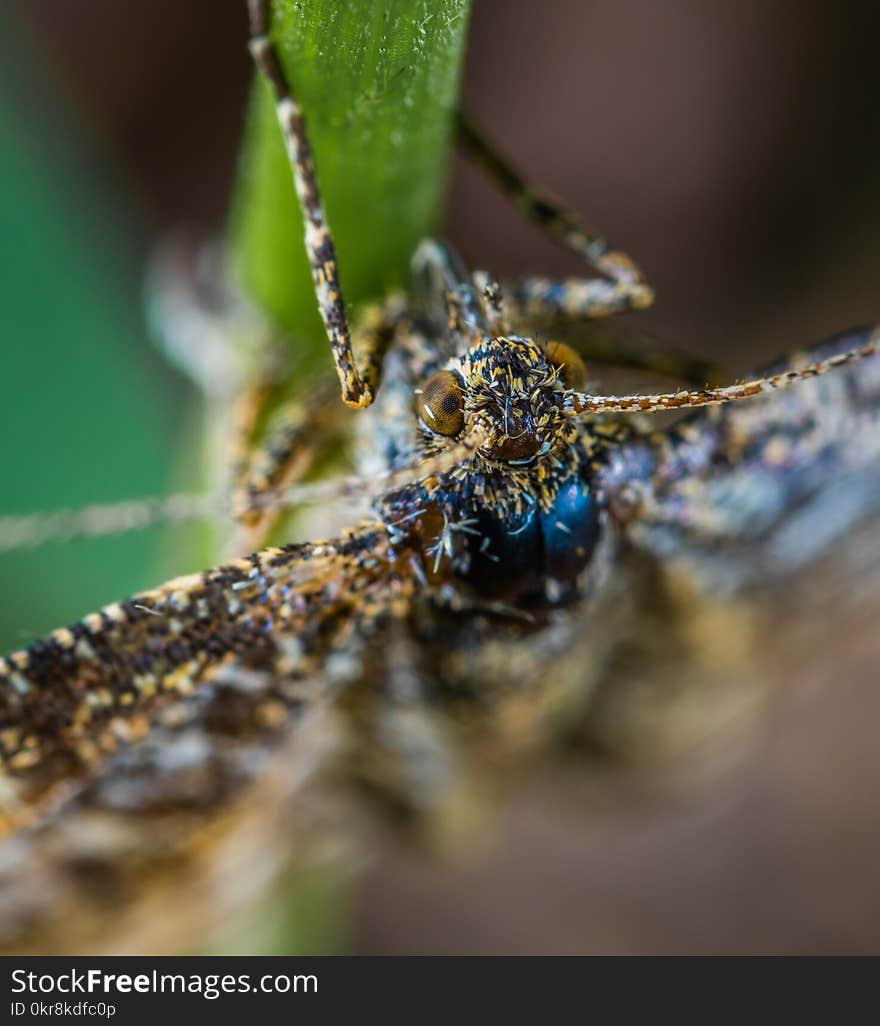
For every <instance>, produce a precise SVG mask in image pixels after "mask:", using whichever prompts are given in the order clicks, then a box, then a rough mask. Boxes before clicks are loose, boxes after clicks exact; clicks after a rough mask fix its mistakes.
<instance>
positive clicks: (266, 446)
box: [233, 296, 405, 552]
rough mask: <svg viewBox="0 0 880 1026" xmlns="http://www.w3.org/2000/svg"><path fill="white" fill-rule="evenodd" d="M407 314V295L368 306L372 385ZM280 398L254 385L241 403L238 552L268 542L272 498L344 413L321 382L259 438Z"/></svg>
mask: <svg viewBox="0 0 880 1026" xmlns="http://www.w3.org/2000/svg"><path fill="white" fill-rule="evenodd" d="M404 312H405V306H404V302H403V299H402V297H400V296H392V297H390V298H389V299H387V300H386V301H385V302H384V303H382V304H376V305H375V306H371V307H369V308H367V309H366V310H365V311H364V315H363V317H362V318H361V321H360V324H359V325H358V327H357V329H356V331H355V340H356V342H357V348H358V352H359V353H360V354H361V357H362V360H361V376H362V380H363V381H364V382H366V383H367V385H368V386H369V387H371V388H372V387H374V386H375V384H376V383H377V382H378V379H379V375H380V373H381V367H382V361H383V358H384V356H385V353H386V351H387V349H388V346H389V345H390V344H391V342H392V341H393V339H394V337H395V332H396V331H397V329H398V326H399V325H400V323H401V320H402V318H403V316H404ZM276 401H277V394H276V390H275V389H273V387H272V386H271V384H264V385H260V386H255V387H254V388H252V389H249V390H248V392H247V393H246V394H245V395H244V396H242V398H241V400H240V402H239V408H238V411H237V416H236V422H237V429H238V442H237V445H236V458H235V461H234V469H233V482H234V484H233V507H234V508H235V509H236V510H238V511H240V512H239V515H238V516H239V520H240V523H241V525H242V528H243V532H242V534H241V536H240V537H239V538H238V539H236V543H235V551H237V552H247V551H250V550H251V549H254V548H256V547H257V546H258V545H260V544H262V543H263V542H264V541H265V538H266V533H267V532H268V531H269V530H270V528H271V526H272V524H273V523H274V522H275V520H276V519H277V517H278V515H279V510H278V508H277V506H275V505H273V501H272V499H273V496H277V495H280V494H281V493H282V492H283V491H284V489H286V488H287V487H288V486H289V485H291V484H292V483H294V482H295V481H296V480H297V479H299V478H300V477H301V476H302V475H303V474H304V473H305V472H306V471H307V470H308V469H309V467H310V466H311V465H312V462H313V461H314V459H315V457H316V456H317V455H318V454H319V453H320V452H321V450H322V449H323V448H324V446H325V444H326V442H327V441H328V440H329V438H330V437H331V436H332V432H333V429H334V427H335V426H336V425H337V424H339V423H340V422H341V419H342V416H343V413H342V410H343V407H340V406H339V405H338V403H336V402H334V401H333V397H332V395H331V392H330V390H329V389H328V388H326V387H321V386H318V387H317V388H313V389H312V391H311V392H309V393H307V394H306V395H304V396H300V397H297V398H296V399H292V400H289V401H287V402H284V403H282V404H281V405H280V406H278V407H277V409H275V411H274V412H273V413H271V416H270V417H269V420H268V424H267V426H266V427H265V430H264V431H263V433H262V437H260V431H261V427H262V422H263V421H264V420H265V419H266V414H267V412H268V410H270V409H271V407H272V405H273V404H274V403H275V402H276Z"/></svg>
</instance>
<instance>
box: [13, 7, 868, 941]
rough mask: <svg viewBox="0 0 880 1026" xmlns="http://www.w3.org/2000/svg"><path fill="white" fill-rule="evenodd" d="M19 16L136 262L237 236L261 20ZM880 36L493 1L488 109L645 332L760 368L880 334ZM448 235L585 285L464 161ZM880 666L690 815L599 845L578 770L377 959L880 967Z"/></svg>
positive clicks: (485, 80) (382, 872)
mask: <svg viewBox="0 0 880 1026" xmlns="http://www.w3.org/2000/svg"><path fill="white" fill-rule="evenodd" d="M19 6H20V10H19V11H18V12H17V20H18V21H19V22H20V24H21V26H22V31H23V32H24V33H26V34H27V36H28V37H29V39H30V44H31V45H29V47H28V49H27V59H25V58H24V55H23V54H19V55H18V58H17V60H16V68H15V69H14V72H15V73H14V74H13V75H11V76H9V75H8V76H7V77H8V78H9V81H10V82H11V86H10V87H11V88H13V89H15V90H18V91H19V93H20V96H21V103H23V104H25V105H26V104H33V105H34V109H39V110H43V111H44V110H45V106H41V105H45V103H46V102H47V99H48V101H49V102H50V105H52V106H54V108H55V114H54V116H53V118H52V120H51V125H52V126H53V130H57V131H59V132H62V133H69V135H70V136H71V137H73V138H75V139H76V140H77V141H76V145H77V146H78V147H79V148H81V149H86V150H88V152H89V154H90V158H89V159H90V161H91V163H92V165H93V167H95V168H97V169H98V170H99V173H100V175H101V176H103V180H104V181H106V182H107V183H108V185H107V187H108V188H112V190H115V191H116V192H117V193H118V203H117V206H118V208H119V217H120V219H121V223H123V224H124V226H125V230H124V232H123V233H122V234H124V235H125V236H126V243H125V245H126V247H128V248H129V249H130V250H133V251H134V253H135V254H136V255H139V256H141V257H142V256H145V255H146V254H147V253H148V252H149V249H150V247H151V245H152V244H153V242H154V241H155V240H156V238H157V237H159V236H160V235H161V234H162V233H163V232H164V231H165V230H167V229H169V228H172V227H177V226H179V225H181V224H187V225H190V226H192V227H195V228H196V229H199V230H204V231H209V230H216V229H217V228H218V227H219V226H220V225H221V224H222V221H223V217H224V212H225V209H226V202H227V198H228V195H229V190H230V183H231V181H232V177H233V174H234V169H235V154H236V147H237V144H238V139H239V133H240V128H241V122H242V116H243V109H244V100H245V95H246V89H247V83H248V81H249V77H250V68H249V64H248V60H247V54H246V51H245V48H244V39H245V19H244V8H243V4H242V3H240V2H239V0H224V2H223V3H219V2H218V0H190V2H189V3H187V4H180V3H173V2H171V0H153V2H152V3H150V4H126V5H122V4H119V3H116V2H113V0H65V3H63V4H59V3H57V0H56V2H53V0H28V3H27V4H26V5H24V4H22V5H19ZM209 10H210V12H211V16H210V18H208V17H207V12H208V11H209ZM878 22H880V10H878V9H877V8H876V7H875V8H874V10H873V11H872V10H871V8H870V5H862V4H856V3H830V2H829V3H821V2H815V0H799V2H795V0H791V2H786V0H742V2H739V3H736V4H733V3H730V2H728V0H701V2H699V3H697V2H693V0H690V2H689V0H664V2H663V3H654V2H652V0H588V2H576V0H557V2H556V3H550V4H548V3H538V2H534V0H529V2H525V0H475V3H474V14H473V23H472V31H471V36H470V49H469V55H468V60H467V72H466V82H465V97H466V99H467V101H468V102H469V104H470V106H471V107H472V108H473V109H474V110H475V111H476V112H477V113H478V114H479V115H480V118H481V120H482V121H483V123H484V124H485V125H486V126H488V127H489V128H490V130H491V132H492V134H493V135H494V136H495V137H496V138H497V139H498V140H499V141H501V142H502V143H503V144H504V145H505V147H506V148H507V149H508V150H509V151H510V152H511V153H512V154H513V155H515V156H516V158H517V159H518V161H519V162H520V163H521V165H523V166H524V168H525V169H527V170H528V172H529V173H530V174H531V175H532V177H534V178H535V179H537V180H538V181H540V182H541V183H542V184H544V185H546V186H547V187H549V188H551V189H552V190H553V191H555V192H557V193H558V194H559V195H561V196H563V197H565V198H566V200H567V201H568V202H569V204H570V205H571V206H573V207H574V208H575V209H577V210H579V211H581V212H583V213H584V215H585V217H586V219H587V221H588V223H590V224H593V225H595V226H597V227H599V228H601V230H602V231H603V232H605V233H606V234H607V235H608V236H609V237H610V238H611V239H613V240H614V241H615V242H616V243H617V244H618V245H619V246H620V247H622V248H624V249H626V250H627V251H629V252H630V253H632V254H633V255H634V256H636V257H637V259H638V260H639V262H640V263H641V264H642V266H643V267H644V268H645V270H646V273H647V275H648V278H649V280H650V281H651V282H652V283H653V284H654V285H655V287H656V289H657V293H658V303H657V306H656V308H655V309H654V310H652V311H650V312H649V313H648V314H647V315H644V316H643V317H642V318H641V321H640V323H641V324H642V325H643V326H646V327H647V328H648V330H651V331H653V332H654V333H656V334H657V335H658V336H659V337H660V338H663V339H667V340H670V341H675V342H676V343H677V344H679V345H681V346H684V347H687V348H689V349H691V350H692V351H694V352H696V353H704V354H713V355H716V356H717V355H720V356H722V357H723V358H725V359H727V360H728V361H729V362H730V363H731V364H732V365H733V366H734V367H735V368H737V369H742V368H744V367H746V366H748V365H749V364H752V363H755V362H760V361H761V360H763V359H767V358H769V357H771V356H775V355H777V354H778V353H779V352H781V351H785V350H787V349H791V348H794V347H796V346H797V345H799V344H800V343H802V342H807V341H811V340H815V339H818V338H819V337H821V336H822V335H824V334H828V333H831V332H832V331H835V330H838V329H840V328H844V327H847V326H850V325H854V324H857V323H860V322H864V321H869V320H875V319H877V318H878V316H880V292H878V289H877V282H878V281H880V189H878V187H877V185H876V182H877V179H878V172H880V124H878V109H880V104H878V100H880V86H878V83H877V77H876V52H877V45H878V40H880V35H878V28H880V25H878ZM7 70H8V69H7ZM35 71H36V72H37V75H38V76H45V81H44V82H43V83H42V84H35V81H36V80H35V77H34V72H35ZM62 97H63V101H62V100H61V98H62ZM60 103H63V104H65V105H67V106H66V108H65V109H63V110H59V109H58V105H59V104H60ZM43 128H44V129H45V125H44V126H43ZM35 130H37V131H39V130H40V126H35ZM448 234H449V236H450V237H451V238H452V239H453V240H454V241H455V242H456V243H457V245H458V246H459V247H460V249H461V250H462V251H463V252H464V254H465V255H466V257H467V258H468V259H469V260H470V261H471V262H472V263H476V264H478V265H480V266H485V267H487V268H488V269H491V270H492V271H494V272H496V273H497V274H499V275H515V274H520V273H528V272H540V273H577V271H578V267H577V264H576V263H575V262H574V261H573V260H572V259H570V258H569V257H567V256H566V255H565V254H564V253H561V252H559V251H557V250H556V249H555V248H554V247H553V246H551V245H550V244H548V243H546V242H545V241H544V240H543V239H542V238H541V237H540V236H539V235H537V234H536V233H535V232H534V231H533V230H531V229H530V228H528V227H527V226H525V225H523V224H522V223H521V222H520V221H519V219H518V218H517V217H516V216H515V215H514V214H513V213H512V211H511V210H510V208H509V207H508V205H507V204H506V202H505V201H504V200H502V199H501V198H499V197H497V196H496V195H495V194H494V193H493V192H492V190H491V189H490V188H489V187H488V186H487V185H486V184H485V183H484V182H483V181H482V180H481V179H480V178H479V177H478V176H477V175H476V174H475V173H474V172H473V171H472V170H471V169H470V168H466V167H463V166H461V164H460V162H457V165H456V169H455V178H454V185H453V189H452V195H451V203H450V211H449V219H448ZM859 659H862V663H861V665H860V664H859ZM871 659H872V656H871V652H870V650H869V649H866V650H865V653H864V654H862V655H860V654H859V652H858V651H856V652H855V654H854V656H853V659H852V660H850V662H849V663H848V664H847V669H846V672H845V673H844V674H843V676H842V678H840V679H837V680H836V682H835V685H834V687H833V689H832V688H830V687H829V686H828V681H829V676H828V673H827V667H826V668H825V669H826V672H825V673H824V674H822V673H818V675H817V677H816V679H815V680H810V679H809V678H808V675H806V676H805V677H804V679H803V680H802V681H801V682H800V683H801V685H802V686H799V687H798V689H797V690H796V692H795V691H794V690H793V689H789V691H788V692H787V693H786V695H784V696H783V698H782V700H781V708H779V709H777V710H776V714H775V717H774V725H773V729H772V730H771V731H769V732H768V735H767V736H766V737H764V738H762V739H761V741H760V742H758V743H756V745H755V750H754V752H753V753H751V757H750V758H749V759H748V760H747V761H746V763H745V766H744V768H742V769H741V770H740V771H739V772H737V773H735V774H731V775H727V776H725V777H724V780H723V782H722V783H719V784H718V785H717V786H715V787H712V788H707V789H703V790H699V791H698V792H696V793H694V794H690V795H689V796H688V797H687V798H685V799H681V798H680V799H676V800H668V801H659V802H658V801H657V800H656V797H654V798H651V799H650V800H648V799H645V798H644V797H643V798H638V797H633V796H632V795H629V796H628V797H627V796H621V800H620V801H617V802H605V803H601V802H600V803H599V807H597V806H596V803H595V802H593V801H587V802H586V804H587V805H589V806H590V814H589V816H585V815H584V814H583V808H582V804H583V801H582V799H583V795H582V794H581V791H582V790H583V788H584V786H588V785H585V784H584V783H583V781H581V782H579V783H577V782H576V783H575V784H572V780H571V779H570V774H569V776H568V777H567V778H566V779H565V786H560V779H559V775H558V774H553V773H551V772H549V771H548V772H547V773H545V774H542V775H541V776H540V778H538V779H536V780H534V782H533V783H532V785H531V786H530V787H529V788H528V789H527V791H526V792H525V793H523V794H522V795H521V796H520V798H519V799H518V800H517V802H516V803H515V804H514V806H513V807H512V808H511V810H510V812H509V814H508V815H507V816H506V817H505V820H504V826H503V830H502V834H501V836H500V837H499V838H497V839H496V840H495V841H494V842H493V843H492V844H491V845H490V846H489V848H488V849H487V851H486V852H485V853H484V855H483V856H481V858H480V859H479V860H477V861H476V862H473V863H470V864H468V865H461V866H452V867H445V868H444V867H439V866H436V865H430V864H427V863H425V861H424V860H423V859H422V858H421V857H420V856H419V855H418V854H417V853H415V852H410V851H407V850H405V849H397V850H391V851H388V852H387V853H386V854H385V855H384V856H383V858H382V859H380V860H379V861H378V862H377V863H376V864H375V865H374V866H373V867H372V868H371V869H370V870H369V871H368V874H367V879H366V884H365V886H364V887H363V889H362V893H361V899H360V904H359V908H358V911H357V921H356V946H357V949H358V950H360V951H363V952H430V951H433V952H486V953H489V952H522V953H525V952H566V953H574V952H584V953H618V952H649V951H650V952H669V953H680V952H731V951H736V952H777V951H794V952H824V951H861V952H875V953H876V952H877V951H880V916H878V911H880V874H878V871H877V868H876V867H877V866H878V865H880V802H878V801H877V797H876V793H875V787H874V786H873V782H874V780H875V779H876V777H877V774H878V771H880V757H878V754H877V753H878V746H877V744H876V736H875V735H876V725H877V724H878V723H880V693H878V692H877V689H876V687H875V686H874V685H875V684H876V681H875V680H874V677H875V664H874V663H873V662H872V661H871ZM832 679H833V678H832ZM567 772H568V771H567ZM564 775H565V774H563V776H564Z"/></svg>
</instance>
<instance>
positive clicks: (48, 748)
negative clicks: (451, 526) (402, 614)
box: [0, 524, 410, 953]
mask: <svg viewBox="0 0 880 1026" xmlns="http://www.w3.org/2000/svg"><path fill="white" fill-rule="evenodd" d="M408 572H409V571H408V566H407V564H406V563H400V564H398V562H397V561H396V557H395V555H394V554H393V553H392V552H391V550H390V549H389V546H388V543H387V537H386V534H385V531H384V529H383V528H382V527H381V525H375V524H370V525H367V526H365V527H363V528H361V529H359V530H356V531H353V532H351V533H349V534H348V535H346V536H344V537H343V538H341V539H338V540H335V541H332V542H327V543H322V544H309V545H301V546H291V547H288V548H284V549H268V550H265V551H263V552H260V553H258V554H255V555H253V556H250V557H248V558H246V559H244V560H240V561H239V562H237V563H234V564H232V565H230V566H225V567H221V568H219V569H217V570H214V571H211V572H208V573H205V574H200V575H194V576H192V577H188V578H181V579H178V580H175V581H171V582H169V583H168V584H166V585H164V586H162V587H161V588H158V589H156V590H155V591H152V592H148V593H145V594H142V595H139V596H137V597H135V598H134V599H132V600H131V601H130V602H127V603H122V604H120V605H117V606H110V607H108V608H106V609H104V610H102V611H101V612H100V613H97V614H93V615H92V616H89V617H86V619H85V620H84V621H82V622H81V623H80V624H78V625H76V626H74V627H72V628H70V629H69V630H61V631H56V632H55V633H54V634H52V635H50V636H49V637H48V638H46V639H44V640H43V641H41V642H38V643H37V644H36V645H34V646H32V647H31V648H30V649H27V650H25V651H23V652H21V653H16V654H14V655H13V656H11V657H10V658H9V659H8V660H7V661H6V662H4V664H3V666H2V674H3V676H2V681H0V684H2V691H0V694H2V703H3V704H2V714H0V715H2V724H3V726H2V741H3V746H4V747H3V762H2V771H3V772H2V778H0V779H2V811H3V818H4V824H5V829H6V833H7V835H8V836H7V837H6V839H5V840H4V841H3V842H2V848H0V943H2V945H3V947H4V948H5V949H6V950H19V951H21V950H29V951H42V952H47V951H63V950H66V951H76V952H78V953H83V952H85V951H96V950H114V951H138V950H140V951H143V950H180V949H182V948H185V947H186V946H187V945H188V944H192V943H193V942H194V941H195V940H196V938H199V937H202V936H204V933H205V930H206V929H207V928H209V927H210V926H211V925H212V924H216V923H217V922H222V920H223V919H224V917H225V916H228V915H229V914H231V912H232V911H233V910H235V909H236V908H239V907H241V906H242V905H243V904H245V903H246V901H247V899H248V897H249V896H250V897H253V895H254V894H255V893H258V892H259V891H260V889H261V888H264V887H265V886H266V884H267V882H268V881H269V880H271V879H272V878H273V876H274V875H275V874H276V873H279V872H281V870H282V869H283V867H284V866H285V865H286V864H287V861H288V860H289V858H290V854H291V851H292V850H293V849H295V847H296V843H295V842H296V841H297V839H298V838H300V839H301V837H302V834H303V833H304V832H305V833H306V834H308V831H306V824H307V823H308V819H309V817H308V815H307V814H306V813H307V810H308V808H309V805H308V801H307V800H306V799H303V800H302V801H299V796H300V792H302V791H304V790H307V788H306V786H305V785H306V784H307V783H308V782H309V781H310V780H311V779H312V778H313V777H315V776H320V770H321V769H322V768H323V767H324V766H325V765H327V763H328V757H329V754H330V752H331V751H333V749H334V745H335V743H336V741H337V740H338V738H337V733H336V731H335V729H334V727H333V721H334V713H333V703H334V698H335V689H336V687H337V686H338V685H339V683H340V682H341V681H342V680H344V679H345V677H346V676H351V675H352V674H356V673H357V672H358V671H359V666H358V662H357V643H358V639H361V638H367V637H369V636H370V634H371V633H375V631H376V630H377V629H378V625H379V624H380V623H381V621H382V618H383V616H384V615H385V613H386V611H387V609H388V606H389V604H390V603H391V601H392V599H393V598H394V597H395V596H397V595H400V594H402V593H405V592H406V590H407V588H408V586H409V583H410V582H409V579H408ZM294 801H296V814H294V809H292V808H291V803H293V802H294ZM320 811H321V815H322V816H324V817H326V815H327V809H326V808H322V809H321V810H320Z"/></svg>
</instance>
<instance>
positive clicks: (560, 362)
mask: <svg viewBox="0 0 880 1026" xmlns="http://www.w3.org/2000/svg"><path fill="white" fill-rule="evenodd" d="M545 355H546V357H547V363H549V364H550V366H551V367H558V368H559V376H560V377H561V378H562V383H563V384H564V385H565V387H566V388H571V389H573V390H574V391H575V392H582V391H583V390H584V389H585V388H586V387H587V368H586V366H585V365H584V361H583V360H582V359H581V358H580V357H579V356H578V354H577V353H576V352H575V351H574V350H573V349H572V348H571V346H567V345H566V344H565V343H564V342H548V343H547V348H546V350H545Z"/></svg>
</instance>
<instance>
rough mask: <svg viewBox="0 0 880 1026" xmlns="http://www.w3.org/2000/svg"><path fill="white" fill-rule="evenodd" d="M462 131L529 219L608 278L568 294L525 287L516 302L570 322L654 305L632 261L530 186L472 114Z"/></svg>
mask: <svg viewBox="0 0 880 1026" xmlns="http://www.w3.org/2000/svg"><path fill="white" fill-rule="evenodd" d="M456 128H457V133H458V140H459V142H460V143H461V145H462V146H463V147H464V149H465V150H466V151H467V152H468V153H469V154H470V156H471V157H472V158H473V159H474V160H475V161H476V162H477V163H478V164H479V165H480V166H481V167H482V168H483V169H484V170H485V171H486V172H487V173H488V174H489V175H490V176H491V177H492V178H493V179H494V180H495V181H496V182H497V183H498V184H499V185H500V186H501V188H502V189H503V190H504V191H505V192H506V193H507V194H508V195H509V196H510V197H511V198H512V199H513V200H514V202H515V203H516V205H517V206H518V207H519V208H520V210H522V212H523V213H524V214H525V215H526V217H528V218H529V219H530V220H532V221H535V222H536V223H537V224H538V225H540V226H541V227H542V228H543V229H544V230H545V231H546V232H547V233H548V234H549V235H550V236H551V237H552V238H554V239H556V240H557V241H558V242H560V243H562V245H564V246H566V247H567V248H568V249H570V250H572V251H573V252H574V253H576V254H577V255H578V256H579V257H581V259H582V260H584V261H585V262H586V263H587V264H588V265H589V266H590V267H592V268H593V269H594V270H596V271H598V272H599V273H600V274H602V275H604V276H605V277H604V278H603V279H597V280H590V281H572V282H569V283H567V288H566V289H565V290H563V292H562V293H560V292H559V291H558V286H556V285H554V284H553V283H551V282H547V281H544V280H543V279H535V280H533V281H530V282H525V283H523V285H522V286H520V287H519V288H518V289H517V291H515V292H514V294H513V299H514V301H515V302H516V303H518V304H519V305H520V306H522V307H524V308H526V309H528V310H531V309H535V310H538V311H541V310H543V309H545V308H547V307H548V306H551V307H553V308H554V309H555V310H557V311H558V312H560V313H562V314H564V315H565V316H568V317H604V316H606V315H608V314H612V313H617V312H619V311H622V310H641V309H643V308H644V307H646V306H650V305H651V303H652V302H653V299H654V293H653V291H652V290H651V288H650V287H649V286H648V285H647V283H646V282H645V280H644V277H643V276H642V272H641V271H640V270H639V268H638V267H637V266H636V264H635V263H634V262H633V261H632V259H631V258H630V257H628V256H627V255H626V254H625V253H621V252H619V251H618V250H614V249H612V248H611V247H610V246H609V244H608V242H607V241H606V240H605V239H603V238H601V236H599V235H596V234H595V233H594V232H591V231H589V230H588V229H587V228H585V227H584V225H582V224H581V222H580V221H579V220H578V218H577V217H575V215H574V214H572V213H570V212H569V211H568V210H566V209H565V208H564V207H563V206H562V205H561V204H560V203H558V202H557V201H556V200H555V199H553V198H552V197H550V196H549V195H547V194H546V193H544V192H542V191H540V190H538V189H535V188H533V187H532V186H530V185H529V184H528V183H527V182H526V181H525V179H524V178H523V177H522V176H521V175H520V173H519V172H518V171H517V170H516V169H515V168H514V167H513V165H512V164H511V163H510V162H509V161H508V159H507V158H506V157H505V156H503V155H502V154H501V153H499V152H498V150H497V149H496V148H495V147H494V145H493V144H492V143H491V142H489V141H488V140H487V139H486V138H485V136H484V135H483V134H482V132H481V131H480V129H479V128H478V127H477V126H476V125H475V124H474V122H473V121H472V120H471V119H470V118H469V117H468V116H467V115H466V114H463V113H461V112H460V113H459V114H458V118H457V122H456ZM566 293H568V295H567V297H566V295H565V294H566ZM563 300H564V301H563Z"/></svg>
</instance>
